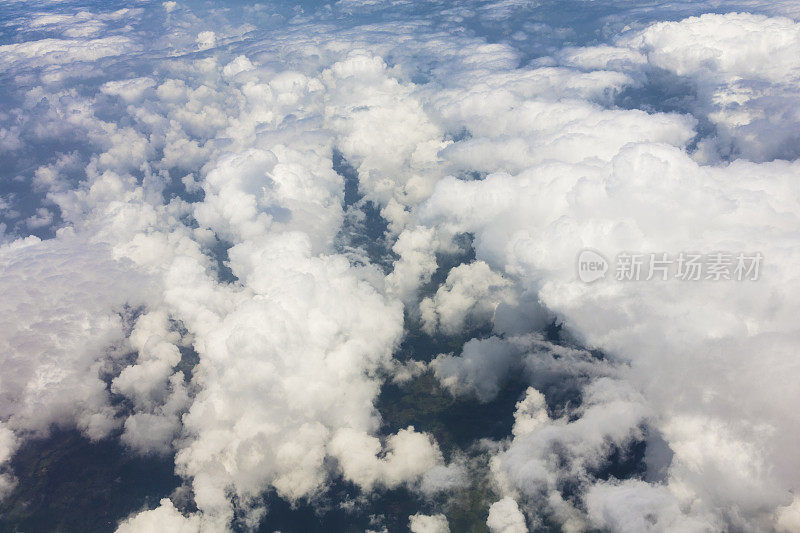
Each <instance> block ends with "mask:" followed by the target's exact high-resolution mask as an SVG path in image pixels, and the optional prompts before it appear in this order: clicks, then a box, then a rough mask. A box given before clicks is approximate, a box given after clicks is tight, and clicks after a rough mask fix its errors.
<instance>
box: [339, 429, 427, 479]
mask: <svg viewBox="0 0 800 533" xmlns="http://www.w3.org/2000/svg"><path fill="white" fill-rule="evenodd" d="M380 451H381V444H380V441H379V440H378V439H377V438H375V437H370V436H369V435H367V434H365V433H359V432H357V431H355V430H351V429H343V430H340V431H339V432H338V433H337V434H336V435H335V436H334V437H333V440H332V441H331V452H332V454H333V456H334V457H336V458H337V459H338V460H339V464H340V467H341V469H342V473H343V474H344V477H345V478H346V479H349V480H351V481H353V482H354V483H357V484H358V485H360V486H361V487H364V488H365V489H367V490H370V489H371V488H372V487H373V486H375V485H376V484H380V485H383V486H386V487H388V488H394V487H396V486H398V485H399V484H401V483H412V482H415V481H417V480H418V479H419V478H420V477H421V476H422V475H423V474H425V473H426V472H427V471H429V470H431V469H432V468H434V467H435V466H436V465H437V464H439V463H441V462H442V456H441V452H440V451H439V447H438V446H437V445H436V443H435V442H434V441H433V440H432V439H431V438H430V437H429V436H426V435H423V434H421V433H417V432H416V431H414V428H413V427H409V428H407V429H403V430H400V431H399V432H398V433H397V434H396V435H392V436H391V437H389V439H388V440H387V442H386V449H385V452H384V457H382V458H379V457H378V454H379V452H380Z"/></svg>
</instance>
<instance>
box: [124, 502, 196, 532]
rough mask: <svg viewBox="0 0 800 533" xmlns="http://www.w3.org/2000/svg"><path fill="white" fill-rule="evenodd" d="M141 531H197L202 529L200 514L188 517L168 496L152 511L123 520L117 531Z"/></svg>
mask: <svg viewBox="0 0 800 533" xmlns="http://www.w3.org/2000/svg"><path fill="white" fill-rule="evenodd" d="M140 531H163V532H164V533H196V532H198V531H201V521H200V518H199V517H198V516H191V517H186V516H184V515H182V514H181V513H180V511H178V510H177V509H176V508H175V506H174V505H173V504H172V502H171V501H170V500H169V499H168V498H164V499H162V500H161V505H159V506H158V507H156V508H155V509H153V510H151V511H143V512H141V513H139V514H137V515H135V516H132V517H130V518H128V519H127V520H124V521H122V522H121V523H120V524H119V527H117V533H139V532H140Z"/></svg>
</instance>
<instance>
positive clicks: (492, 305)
mask: <svg viewBox="0 0 800 533" xmlns="http://www.w3.org/2000/svg"><path fill="white" fill-rule="evenodd" d="M510 284H511V283H510V282H509V281H508V280H506V279H505V278H503V276H501V275H500V274H497V273H495V272H492V270H491V268H490V267H489V265H487V264H486V263H484V262H483V261H476V262H474V263H470V264H464V265H459V266H457V267H455V268H453V269H451V270H450V272H449V273H448V274H447V280H446V281H445V282H444V284H443V285H442V286H441V287H439V289H438V290H437V291H436V294H435V295H434V296H433V297H430V298H425V299H424V300H422V302H421V303H420V312H421V314H422V321H423V327H424V328H425V330H426V331H428V332H429V333H433V332H435V331H436V330H437V329H439V328H441V330H442V331H443V332H444V333H449V334H453V333H457V332H459V331H461V330H462V329H463V328H464V325H465V323H466V322H467V321H470V322H472V321H474V323H476V324H480V323H481V322H485V321H488V320H491V319H492V318H493V316H494V312H495V309H496V308H497V306H498V305H499V304H500V303H504V302H509V301H510V302H512V303H513V300H514V296H513V293H512V292H511V291H509V290H507V288H508V286H509V285H510Z"/></svg>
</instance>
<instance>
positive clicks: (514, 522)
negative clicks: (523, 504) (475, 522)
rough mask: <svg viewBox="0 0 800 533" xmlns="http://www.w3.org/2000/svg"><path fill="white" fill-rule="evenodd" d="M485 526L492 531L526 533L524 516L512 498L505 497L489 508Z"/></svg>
mask: <svg viewBox="0 0 800 533" xmlns="http://www.w3.org/2000/svg"><path fill="white" fill-rule="evenodd" d="M486 526H487V527H488V528H489V531H491V532H492V533H526V532H527V531H528V528H527V527H526V526H525V516H524V515H523V514H522V512H521V511H520V510H519V507H517V502H515V501H514V499H513V498H509V497H505V498H503V499H502V500H500V501H497V502H494V503H493V504H492V506H491V507H490V508H489V518H487V519H486Z"/></svg>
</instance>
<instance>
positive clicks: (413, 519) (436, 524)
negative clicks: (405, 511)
mask: <svg viewBox="0 0 800 533" xmlns="http://www.w3.org/2000/svg"><path fill="white" fill-rule="evenodd" d="M408 528H409V529H410V530H411V532H412V533H448V532H449V531H450V526H449V525H448V524H447V518H446V517H445V516H444V515H442V514H435V515H424V514H415V515H412V516H410V517H409V518H408Z"/></svg>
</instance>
